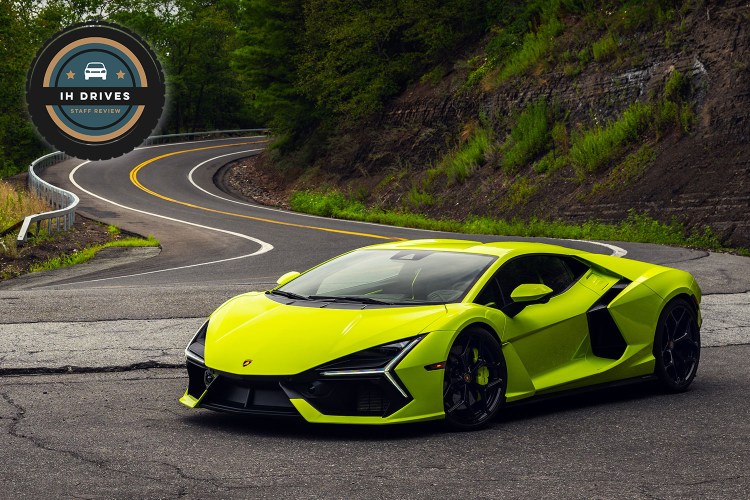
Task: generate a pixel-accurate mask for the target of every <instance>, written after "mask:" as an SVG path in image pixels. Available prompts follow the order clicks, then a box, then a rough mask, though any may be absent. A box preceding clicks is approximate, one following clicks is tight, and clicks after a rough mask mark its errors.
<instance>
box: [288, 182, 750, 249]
mask: <svg viewBox="0 0 750 500" xmlns="http://www.w3.org/2000/svg"><path fill="white" fill-rule="evenodd" d="M290 205H291V208H292V209H293V210H296V211H298V212H305V213H311V214H314V215H322V216H327V217H336V218H340V219H350V220H359V221H365V222H377V223H380V224H389V225H393V226H401V227H413V228H420V229H430V230H434V231H448V232H457V233H467V234H493V235H507V236H540V237H548V238H568V239H587V240H608V241H630V242H640V243H658V244H662V245H679V246H687V247H695V248H705V249H709V250H730V249H727V248H725V247H723V246H722V245H721V242H720V241H719V239H718V238H717V237H716V235H715V234H714V233H713V232H712V231H711V229H710V228H709V227H708V226H705V227H703V228H699V229H693V230H691V231H688V230H687V229H686V228H685V226H684V225H683V224H681V223H680V222H678V221H676V220H674V219H673V220H672V221H671V222H669V223H663V222H659V221H657V220H655V219H653V218H651V217H649V216H648V215H645V214H639V213H637V212H635V211H633V210H631V211H630V212H629V213H628V216H627V218H626V219H625V220H623V221H622V222H620V223H616V224H612V223H604V222H597V221H587V222H584V223H583V224H568V223H565V222H561V221H546V220H538V219H531V220H530V221H521V220H511V221H507V220H504V219H495V218H490V217H469V218H467V219H466V220H464V221H458V220H452V219H434V218H430V217H427V216H425V215H422V214H418V213H413V212H407V211H402V212H396V211H390V210H383V209H381V208H368V207H366V206H365V205H363V204H362V203H361V202H358V201H354V200H349V199H347V198H346V197H345V196H343V195H342V194H341V193H338V192H330V191H329V192H315V191H298V192H296V193H294V194H293V195H292V196H291V198H290ZM731 250H732V251H735V252H736V251H739V252H740V253H744V254H747V253H748V251H747V250H745V249H739V250H738V249H731Z"/></svg>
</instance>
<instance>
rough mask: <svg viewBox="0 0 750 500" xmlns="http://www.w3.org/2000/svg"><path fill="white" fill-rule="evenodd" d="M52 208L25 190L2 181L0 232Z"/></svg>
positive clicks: (0, 186)
mask: <svg viewBox="0 0 750 500" xmlns="http://www.w3.org/2000/svg"><path fill="white" fill-rule="evenodd" d="M49 209H50V208H49V207H48V206H47V204H46V203H44V201H43V200H42V199H41V198H39V197H37V196H34V195H32V194H31V193H29V192H28V191H26V190H25V189H18V188H16V187H14V186H13V185H12V184H9V183H7V182H4V181H0V231H2V230H4V229H6V228H8V227H10V226H12V225H13V224H15V223H17V222H20V221H22V220H23V219H24V217H26V216H27V215H33V214H38V213H41V212H46V211H47V210H49Z"/></svg>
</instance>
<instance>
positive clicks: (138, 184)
mask: <svg viewBox="0 0 750 500" xmlns="http://www.w3.org/2000/svg"><path fill="white" fill-rule="evenodd" d="M264 142H268V141H267V140H265V141H253V142H237V143H233V144H221V145H218V146H204V147H202V148H193V149H184V150H182V151H174V152H172V153H166V154H163V155H159V156H155V157H154V158H151V159H149V160H146V161H144V162H143V163H141V164H139V165H137V166H136V167H135V168H134V169H133V170H131V171H130V182H132V183H133V184H134V185H135V186H136V187H137V188H138V189H140V190H141V191H145V192H146V193H148V194H150V195H151V196H155V197H157V198H160V199H162V200H165V201H169V202H172V203H177V204H179V205H183V206H186V207H190V208H196V209H198V210H204V211H206V212H212V213H216V214H222V215H229V216H231V217H240V218H242V219H250V220H254V221H258V222H267V223H269V224H278V225H280V226H290V227H298V228H302V229H314V230H316V231H326V232H328V233H338V234H347V235H351V236H363V237H365V238H377V239H381V240H401V239H403V238H394V237H390V236H381V235H379V234H371V233H358V232H356V231H343V230H341V229H331V228H327V227H318V226H308V225H305V224H295V223H293V222H283V221H279V220H273V219H265V218H263V217H253V216H251V215H244V214H238V213H234V212H225V211H223V210H216V209H213V208H208V207H202V206H200V205H196V204H194V203H188V202H186V201H180V200H175V199H174V198H170V197H168V196H164V195H163V194H160V193H157V192H156V191H153V190H151V189H149V188H147V187H146V186H144V185H143V184H141V182H140V181H139V180H138V172H140V171H141V170H142V169H143V168H144V167H145V166H147V165H150V164H151V163H153V162H155V161H158V160H161V159H163V158H167V157H169V156H175V155H181V154H184V153H193V152H195V151H205V150H207V149H216V148H227V147H231V146H244V145H247V144H260V143H264Z"/></svg>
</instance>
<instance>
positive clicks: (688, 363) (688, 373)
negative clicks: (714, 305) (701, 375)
mask: <svg viewBox="0 0 750 500" xmlns="http://www.w3.org/2000/svg"><path fill="white" fill-rule="evenodd" d="M700 352H701V341H700V330H699V328H698V320H697V316H696V313H695V310H694V309H693V307H692V306H691V305H690V303H688V302H687V301H686V300H685V299H682V298H678V299H674V300H673V301H671V302H670V303H669V304H667V306H666V307H665V308H664V310H663V311H662V313H661V316H660V317H659V323H658V324H657V326H656V336H655V337H654V357H655V358H656V368H655V374H656V376H657V377H658V378H659V382H660V383H661V386H662V388H664V389H665V390H667V391H669V392H682V391H684V390H686V389H687V388H688V386H689V385H690V383H691V382H692V381H693V379H694V378H695V374H696V372H697V370H698V361H699V360H700Z"/></svg>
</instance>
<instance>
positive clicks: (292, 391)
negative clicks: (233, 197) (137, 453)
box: [180, 240, 701, 429]
mask: <svg viewBox="0 0 750 500" xmlns="http://www.w3.org/2000/svg"><path fill="white" fill-rule="evenodd" d="M700 300H701V292H700V288H699V287H698V284H697V283H696V282H695V280H694V279H693V277H692V276H691V275H690V274H689V273H686V272H684V271H679V270H676V269H670V268H667V267H662V266H658V265H653V264H647V263H643V262H638V261H634V260H629V259H624V258H617V257H611V256H605V255H599V254H593V253H588V252H584V251H580V250H572V249H569V248H563V247H559V246H554V245H547V244H541V243H508V242H502V243H488V244H482V243H479V242H475V241H463V240H415V241H402V242H396V243H386V244H381V245H374V246H369V247H366V248H362V249H359V250H355V251H352V252H348V253H346V254H344V255H341V256H339V257H336V258H334V259H332V260H329V261H327V262H325V263H323V264H320V265H318V266H316V267H314V268H312V269H310V270H309V271H306V272H305V273H302V274H300V273H298V272H290V273H287V274H285V275H284V276H282V277H281V278H280V279H279V281H278V286H277V287H276V288H274V289H272V290H269V291H266V292H251V293H246V294H243V295H239V296H237V297H234V298H232V299H230V300H229V301H227V302H226V303H225V304H223V305H222V306H221V307H219V308H218V309H217V310H216V311H215V312H214V313H213V314H212V315H211V316H210V317H209V319H208V320H207V321H206V323H205V324H204V325H203V326H202V327H201V328H200V329H199V330H198V332H197V333H196V334H195V336H194V338H193V339H192V340H191V341H190V343H189V345H188V346H187V348H186V350H185V355H186V358H187V359H186V362H187V371H188V376H189V381H188V387H187V390H186V391H185V394H184V395H183V396H182V398H181V400H180V401H181V402H182V403H184V404H185V405H187V406H189V407H191V408H196V407H203V408H209V409H212V410H220V411H229V412H238V413H247V414H259V415H290V416H301V417H303V418H304V419H305V420H307V421H309V422H326V423H353V424H391V423H400V422H414V421H422V420H432V419H445V420H446V422H447V423H448V424H450V425H451V426H454V427H457V428H464V429H471V428H476V427H480V426H482V425H484V424H486V423H487V422H488V421H489V420H490V419H492V417H493V416H494V415H495V414H496V413H497V412H498V410H499V409H500V408H501V407H502V406H503V405H505V404H506V403H513V402H516V401H521V400H525V399H527V398H531V397H537V396H546V395H551V394H557V393H560V392H562V391H569V390H578V389H582V388H589V387H592V386H605V385H609V384H622V383H627V382H633V381H640V380H646V379H654V380H655V381H656V383H658V384H660V385H661V386H662V388H663V389H665V390H667V391H671V392H679V391H683V390H685V389H687V387H688V386H689V385H690V383H691V382H692V381H693V378H694V377H695V374H696V370H697V368H698V361H699V357H700V325H701V314H700Z"/></svg>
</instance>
